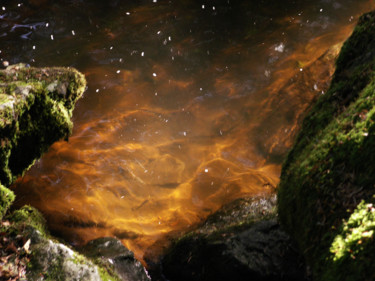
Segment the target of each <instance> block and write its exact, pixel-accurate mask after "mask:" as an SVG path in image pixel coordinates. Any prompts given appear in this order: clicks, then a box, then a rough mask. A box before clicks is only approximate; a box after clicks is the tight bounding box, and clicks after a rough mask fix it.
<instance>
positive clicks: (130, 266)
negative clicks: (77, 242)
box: [81, 237, 151, 281]
mask: <svg viewBox="0 0 375 281" xmlns="http://www.w3.org/2000/svg"><path fill="white" fill-rule="evenodd" d="M81 251H82V253H84V254H85V255H86V256H88V257H90V258H94V259H96V261H98V262H100V264H102V265H103V266H105V267H106V268H110V269H111V270H112V271H114V272H115V273H116V274H117V275H118V276H119V278H121V280H127V281H150V280H151V279H150V277H149V276H148V273H147V271H146V269H145V268H144V267H143V265H142V264H141V263H140V262H139V261H138V260H137V259H136V258H135V257H134V253H133V252H132V251H130V250H128V249H127V248H125V246H124V245H123V244H122V243H121V241H120V240H118V239H115V238H111V237H103V238H98V239H95V240H92V241H90V242H88V243H87V244H86V245H85V246H84V247H83V248H82V249H81Z"/></svg>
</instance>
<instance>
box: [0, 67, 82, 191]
mask: <svg viewBox="0 0 375 281" xmlns="http://www.w3.org/2000/svg"><path fill="white" fill-rule="evenodd" d="M85 87H86V80H85V78H84V76H83V75H82V74H81V73H79V72H78V71H77V70H75V69H73V68H32V67H29V68H28V67H25V66H24V65H22V64H20V65H14V66H10V67H8V68H7V69H5V70H0V182H1V183H2V184H4V185H6V186H7V185H9V184H11V183H12V182H13V181H14V180H15V178H16V177H17V176H19V175H22V174H23V173H24V171H25V170H26V169H28V168H29V167H30V166H31V165H32V164H33V163H34V161H35V159H38V158H39V157H40V156H41V155H42V153H44V152H45V151H46V150H47V149H48V147H49V146H50V145H51V144H52V143H54V142H56V141H58V140H60V139H67V138H68V136H69V135H70V134H71V131H72V126H73V125H72V122H71V120H70V118H71V116H72V111H73V108H74V105H75V103H76V101H77V100H78V98H80V97H81V95H82V94H83V92H84V90H85Z"/></svg>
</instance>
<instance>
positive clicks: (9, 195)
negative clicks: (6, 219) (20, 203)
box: [0, 184, 15, 220]
mask: <svg viewBox="0 0 375 281" xmlns="http://www.w3.org/2000/svg"><path fill="white" fill-rule="evenodd" d="M14 199H15V196H14V193H13V191H11V190H10V189H8V188H6V187H4V186H2V185H1V184H0V220H1V219H2V218H3V216H4V215H5V213H6V212H7V211H8V209H9V207H10V206H11V205H12V203H13V201H14Z"/></svg>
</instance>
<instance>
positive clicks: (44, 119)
mask: <svg viewBox="0 0 375 281" xmlns="http://www.w3.org/2000/svg"><path fill="white" fill-rule="evenodd" d="M85 87H86V81H85V78H84V76H83V75H82V74H81V73H79V72H78V71H77V70H75V69H72V68H32V67H26V66H25V65H23V64H19V65H13V66H10V67H8V68H6V69H5V70H0V233H1V235H0V279H1V280H30V281H33V280H35V281H36V280H37V281H41V280H51V281H52V280H53V281H55V280H77V281H78V280H87V281H90V280H98V281H100V280H102V281H106V280H113V281H117V280H129V281H132V280H133V281H142V280H149V278H148V276H147V273H146V271H145V269H144V268H143V266H142V265H141V263H140V262H139V261H137V260H136V259H135V258H134V255H133V254H132V252H130V251H129V250H127V249H126V248H125V247H124V246H122V245H121V243H120V241H118V240H115V239H107V240H97V241H95V242H92V243H90V244H89V245H88V246H87V247H88V248H90V247H91V248H90V249H91V251H89V252H87V253H88V254H89V255H90V257H89V258H88V257H86V256H84V255H82V254H80V253H78V252H77V251H75V250H73V249H71V248H70V247H69V246H67V245H65V244H64V243H62V242H61V241H57V240H56V239H55V238H53V237H51V236H50V235H49V234H48V231H47V229H46V222H45V220H44V218H43V216H42V215H41V214H40V213H39V212H38V211H37V210H36V209H34V208H32V207H30V206H24V207H23V208H21V209H19V210H13V211H12V212H9V209H10V207H11V205H12V203H13V201H14V200H15V196H14V193H13V192H12V191H11V190H10V189H9V188H7V186H9V185H10V184H11V183H12V182H13V181H14V180H15V179H16V178H17V177H18V176H20V175H22V174H23V173H24V172H25V171H26V170H27V169H28V168H29V167H30V166H31V165H32V164H33V163H34V161H35V160H36V159H38V158H39V157H40V156H41V155H42V153H44V152H45V151H46V150H47V149H48V148H49V146H50V145H51V144H52V143H54V142H55V141H58V140H60V139H67V138H68V137H69V135H70V134H71V132H72V127H73V124H72V122H71V117H72V111H73V108H74V105H75V103H76V101H77V100H78V99H79V98H80V97H81V96H82V94H83V92H84V90H85ZM98 241H99V242H98ZM100 241H102V242H103V241H104V242H105V243H104V245H102V244H100ZM94 245H96V248H95V247H93V246H94ZM114 245H115V246H116V247H114ZM103 247H104V248H105V249H106V253H105V254H104V253H103V252H102V250H103ZM96 250H97V252H95V251H96Z"/></svg>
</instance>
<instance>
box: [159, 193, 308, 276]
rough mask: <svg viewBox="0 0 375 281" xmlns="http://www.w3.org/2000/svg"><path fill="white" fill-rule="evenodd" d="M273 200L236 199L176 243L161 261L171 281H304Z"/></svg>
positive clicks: (302, 265)
mask: <svg viewBox="0 0 375 281" xmlns="http://www.w3.org/2000/svg"><path fill="white" fill-rule="evenodd" d="M275 202H276V197H271V198H242V199H238V200H236V201H234V202H232V203H230V204H228V205H226V206H224V207H223V208H222V209H221V210H219V211H218V212H216V213H214V214H213V215H212V216H210V217H209V218H208V219H207V220H206V222H205V223H204V224H203V225H201V226H200V227H199V228H198V229H197V230H195V231H192V232H190V233H188V234H186V235H184V236H183V237H182V238H180V239H178V240H177V241H175V242H174V243H173V245H172V246H171V247H170V249H169V251H168V252H167V253H166V255H165V257H164V258H163V261H162V268H163V274H164V275H165V277H166V278H167V279H168V280H171V281H177V280H178V281H184V280H189V281H190V280H195V281H211V280H212V281H219V280H233V281H235V280H254V281H265V280H273V281H281V280H285V281H286V280H288V281H292V280H295V281H297V280H298V281H303V280H307V279H306V275H305V273H306V271H305V267H304V263H303V260H302V259H301V256H300V255H299V254H298V253H297V252H296V250H295V247H294V245H293V243H292V242H291V240H290V237H289V236H288V235H287V234H286V233H285V232H284V231H283V230H282V229H281V228H280V225H279V224H278V222H277V220H276V212H275V205H276V203H275Z"/></svg>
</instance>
